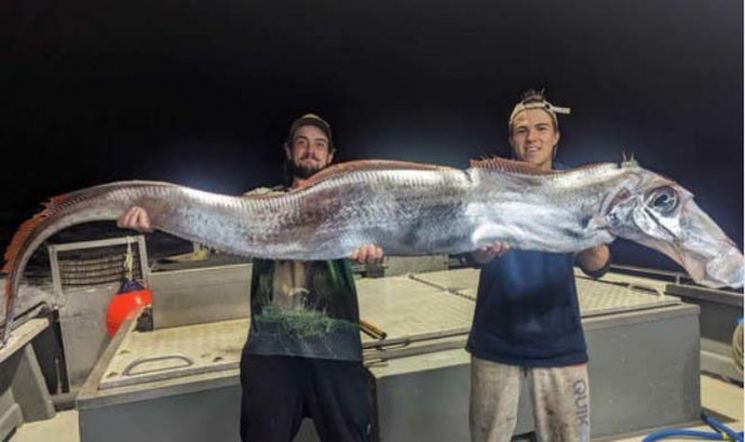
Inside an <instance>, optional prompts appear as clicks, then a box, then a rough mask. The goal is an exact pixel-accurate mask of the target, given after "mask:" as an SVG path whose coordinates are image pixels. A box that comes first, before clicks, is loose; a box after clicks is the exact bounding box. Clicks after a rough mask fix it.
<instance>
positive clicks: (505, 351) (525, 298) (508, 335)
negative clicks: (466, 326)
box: [466, 250, 587, 367]
mask: <svg viewBox="0 0 745 442" xmlns="http://www.w3.org/2000/svg"><path fill="white" fill-rule="evenodd" d="M573 264H574V256H573V255H571V254H558V253H544V252H535V251H524V250H513V251H510V252H508V253H506V254H505V255H504V256H502V257H500V258H495V259H493V260H492V261H490V262H489V263H487V264H486V265H484V267H483V268H482V269H481V275H480V277H479V289H478V297H477V300H476V311H475V314H474V318H473V328H472V329H471V334H470V336H469V338H468V344H467V345H466V349H467V350H468V351H469V352H471V354H473V355H474V356H476V357H477V358H480V359H487V360H491V361H495V362H501V363H504V364H511V365H519V366H529V367H556V366H565V365H573V364H580V363H584V362H587V346H586V344H585V337H584V333H583V331H582V323H581V321H580V313H579V304H578V301H577V289H576V287H575V283H574V269H573Z"/></svg>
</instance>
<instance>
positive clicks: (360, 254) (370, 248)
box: [349, 244, 383, 264]
mask: <svg viewBox="0 0 745 442" xmlns="http://www.w3.org/2000/svg"><path fill="white" fill-rule="evenodd" d="M349 259H351V260H352V261H355V262H357V263H359V264H375V263H378V262H380V261H382V260H383V249H381V248H380V247H378V246H376V245H374V244H365V245H364V246H362V247H360V248H359V249H357V250H355V251H354V252H352V255H351V256H350V257H349Z"/></svg>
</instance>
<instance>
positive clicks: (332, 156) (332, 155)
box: [326, 150, 334, 165]
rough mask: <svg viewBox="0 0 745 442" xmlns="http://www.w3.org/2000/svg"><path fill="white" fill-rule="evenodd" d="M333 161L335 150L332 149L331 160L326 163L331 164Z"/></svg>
mask: <svg viewBox="0 0 745 442" xmlns="http://www.w3.org/2000/svg"><path fill="white" fill-rule="evenodd" d="M333 162H334V151H333V150H332V151H331V152H329V162H328V163H326V164H327V165H329V164H331V163H333Z"/></svg>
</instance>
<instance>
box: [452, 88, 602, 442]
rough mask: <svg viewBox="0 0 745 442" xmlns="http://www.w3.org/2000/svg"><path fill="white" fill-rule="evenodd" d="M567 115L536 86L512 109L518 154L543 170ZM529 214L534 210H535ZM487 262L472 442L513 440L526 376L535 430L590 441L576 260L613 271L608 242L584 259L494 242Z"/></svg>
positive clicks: (484, 253)
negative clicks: (562, 118) (560, 118)
mask: <svg viewBox="0 0 745 442" xmlns="http://www.w3.org/2000/svg"><path fill="white" fill-rule="evenodd" d="M558 112H562V113H568V109H563V108H557V107H554V106H553V105H551V104H550V103H549V102H548V101H546V99H545V97H544V96H543V94H542V93H538V92H535V91H529V92H527V93H526V94H525V95H524V98H523V100H522V101H521V102H520V103H518V104H517V105H516V106H515V108H514V110H513V112H512V115H511V116H510V120H509V134H510V138H509V141H510V145H511V146H512V152H513V156H514V157H515V158H516V159H517V160H519V161H525V162H527V163H530V164H532V165H533V166H536V167H537V168H539V169H543V170H554V169H562V168H563V167H562V165H561V164H559V163H556V162H554V158H555V155H556V149H557V146H558V142H559V137H560V134H559V127H558V120H557V118H556V114H557V113H558ZM526 216H529V214H526ZM473 259H474V260H475V261H476V262H477V263H478V264H480V265H481V274H480V278H479V288H478V297H477V301H476V311H475V314H474V320H473V328H472V330H471V334H470V336H469V339H468V344H467V346H466V348H467V350H468V351H469V352H470V353H471V356H472V359H471V407H470V425H471V438H472V440H473V441H479V442H480V441H490V442H494V441H509V440H510V439H511V437H512V434H513V432H514V430H515V425H516V423H517V410H518V396H519V386H520V377H521V376H526V377H527V382H528V387H529V390H530V393H531V397H532V399H533V406H534V410H533V411H534V415H535V418H536V429H537V433H538V436H539V438H540V440H544V441H578V440H581V441H589V439H590V410H589V387H588V379H587V347H586V344H585V338H584V333H583V330H582V324H581V321H580V312H579V305H578V301H577V290H576V287H575V282H574V270H573V265H574V263H575V261H576V262H577V263H578V264H579V265H580V267H581V268H582V270H583V271H584V272H585V273H587V274H589V275H591V276H594V277H599V276H601V275H602V274H603V273H605V272H606V271H607V269H608V265H609V261H610V255H609V252H608V248H607V247H606V246H604V245H601V246H598V247H595V248H593V249H588V250H585V251H583V252H581V253H578V254H577V255H576V256H573V255H571V254H555V253H543V252H534V251H522V250H515V251H509V247H508V246H507V245H505V244H501V243H498V242H497V243H495V244H494V245H493V246H492V247H486V248H482V249H481V250H479V251H476V252H474V253H473Z"/></svg>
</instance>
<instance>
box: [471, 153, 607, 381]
mask: <svg viewBox="0 0 745 442" xmlns="http://www.w3.org/2000/svg"><path fill="white" fill-rule="evenodd" d="M554 168H555V169H557V170H560V169H565V168H566V166H564V165H563V164H561V163H558V162H557V163H554ZM606 270H607V266H606V267H605V268H604V269H603V270H602V271H601V272H599V273H598V274H597V275H592V276H600V274H602V273H604V272H605V271H606ZM477 296H478V297H477V300H476V311H475V313H474V318H473V327H472V329H471V334H470V336H469V337H468V343H467V344H466V349H467V350H468V351H469V352H471V354H472V355H474V356H476V357H477V358H479V359H487V360H491V361H495V362H501V363H504V364H510V365H520V366H528V367H559V366H566V365H573V364H581V363H584V362H587V345H586V344H585V335H584V332H583V330H582V322H581V318H580V312H579V302H578V300H577V288H576V285H575V282H574V255H573V254H562V253H545V252H536V251H525V250H513V251H510V252H508V253H506V254H505V255H504V256H502V257H499V258H495V259H493V260H491V261H490V262H488V263H487V264H485V265H484V266H483V267H482V269H481V274H480V276H479V288H478V295H477Z"/></svg>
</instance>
